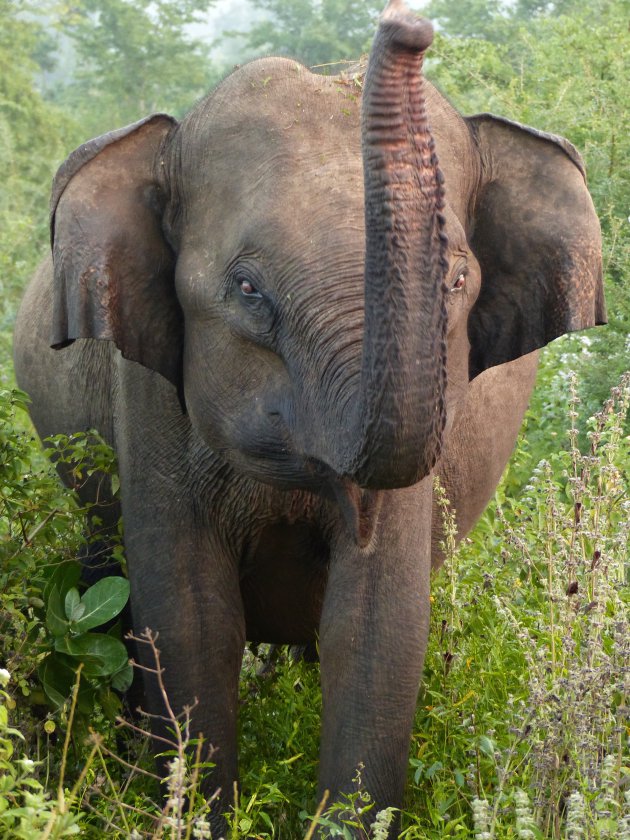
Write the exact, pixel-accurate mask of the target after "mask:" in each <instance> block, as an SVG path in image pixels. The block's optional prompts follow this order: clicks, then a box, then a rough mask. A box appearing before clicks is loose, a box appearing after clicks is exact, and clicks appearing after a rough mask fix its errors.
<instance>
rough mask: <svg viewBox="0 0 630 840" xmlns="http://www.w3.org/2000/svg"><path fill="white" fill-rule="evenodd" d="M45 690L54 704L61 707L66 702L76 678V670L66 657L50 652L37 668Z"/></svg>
mask: <svg viewBox="0 0 630 840" xmlns="http://www.w3.org/2000/svg"><path fill="white" fill-rule="evenodd" d="M37 673H38V676H39V679H40V682H41V684H42V686H43V687H44V691H45V693H46V696H47V697H48V699H49V700H50V701H51V702H52V704H53V706H56V707H57V708H60V707H61V706H63V704H64V703H65V702H66V700H67V699H68V697H69V696H70V693H71V691H72V686H73V685H74V681H75V679H76V675H75V672H74V670H73V669H72V668H71V667H69V666H68V664H67V663H66V662H65V660H64V659H62V658H61V657H59V656H55V654H54V653H51V654H49V655H48V656H47V657H46V659H44V661H43V662H42V664H41V665H40V666H39V668H38V670H37Z"/></svg>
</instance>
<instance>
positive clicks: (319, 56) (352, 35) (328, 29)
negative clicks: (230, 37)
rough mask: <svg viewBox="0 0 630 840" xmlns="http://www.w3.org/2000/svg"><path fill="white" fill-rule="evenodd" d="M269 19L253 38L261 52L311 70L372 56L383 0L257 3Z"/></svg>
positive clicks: (253, 44) (251, 34)
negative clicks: (299, 63) (364, 55)
mask: <svg viewBox="0 0 630 840" xmlns="http://www.w3.org/2000/svg"><path fill="white" fill-rule="evenodd" d="M252 5H253V6H254V8H256V9H259V10H261V11H262V12H264V13H265V19H264V20H263V21H261V22H260V23H256V24H254V25H253V26H252V28H251V29H250V30H249V32H248V33H247V35H248V41H249V45H250V47H252V48H253V49H254V50H256V51H257V52H261V53H267V54H272V55H288V56H291V57H292V58H297V59H298V60H299V61H301V62H303V63H304V64H306V65H307V66H313V65H317V64H326V63H328V62H336V61H344V60H354V59H356V58H358V57H359V56H360V55H361V54H362V53H365V52H367V50H368V49H369V45H370V42H371V39H372V37H373V35H374V29H375V24H376V20H377V17H378V15H379V13H380V12H381V11H382V8H383V3H382V2H381V0H252Z"/></svg>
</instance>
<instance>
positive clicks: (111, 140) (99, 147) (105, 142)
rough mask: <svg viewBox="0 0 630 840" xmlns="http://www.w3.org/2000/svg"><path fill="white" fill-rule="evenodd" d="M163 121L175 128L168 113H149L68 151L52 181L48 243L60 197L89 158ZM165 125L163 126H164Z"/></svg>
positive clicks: (53, 237) (51, 236)
mask: <svg viewBox="0 0 630 840" xmlns="http://www.w3.org/2000/svg"><path fill="white" fill-rule="evenodd" d="M159 122H164V123H166V126H168V128H169V129H173V128H176V127H177V125H178V122H177V120H176V119H175V117H171V116H170V114H164V113H156V114H150V115H149V116H148V117H144V118H143V119H141V120H138V121H137V122H134V123H130V124H129V125H125V126H123V127H122V128H117V129H115V130H114V131H108V132H106V133H105V134H101V135H99V136H98V137H92V138H91V139H90V140H86V142H85V143H82V144H81V145H80V146H77V148H76V149H74V151H72V152H70V154H69V155H68V157H67V158H66V159H65V160H64V162H63V163H62V164H61V166H60V167H59V169H58V170H57V172H56V174H55V177H54V179H53V183H52V189H51V194H50V205H49V212H50V243H51V245H53V244H54V239H55V213H56V212H57V207H58V206H59V202H60V201H61V197H62V195H63V193H64V192H65V190H66V187H67V186H68V185H69V183H70V182H71V181H72V179H73V178H74V176H75V175H76V174H77V173H78V172H79V171H80V170H81V169H82V168H83V167H84V166H85V165H86V164H87V163H89V162H90V161H91V160H93V159H94V158H95V157H97V156H98V155H99V154H100V153H101V152H102V151H103V150H104V149H106V148H107V147H108V146H112V145H114V144H115V143H118V142H119V141H120V140H123V139H124V138H125V137H127V136H128V135H129V134H133V133H134V132H135V131H138V130H139V129H142V128H144V127H145V126H149V125H153V124H154V123H159ZM166 126H165V127H166Z"/></svg>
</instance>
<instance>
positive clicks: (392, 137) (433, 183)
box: [342, 0, 447, 489]
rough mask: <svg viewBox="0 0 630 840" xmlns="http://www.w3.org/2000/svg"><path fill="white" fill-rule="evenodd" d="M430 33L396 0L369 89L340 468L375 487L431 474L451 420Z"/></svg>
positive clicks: (378, 44)
mask: <svg viewBox="0 0 630 840" xmlns="http://www.w3.org/2000/svg"><path fill="white" fill-rule="evenodd" d="M432 39H433V30H432V27H431V24H430V23H429V22H428V21H426V20H423V19H420V18H417V17H416V16H415V15H413V14H411V13H409V12H408V11H407V10H406V8H405V7H404V5H403V4H402V2H400V0H392V2H390V4H389V6H388V7H387V9H386V10H385V12H384V13H383V16H382V18H381V23H380V27H379V30H378V34H377V36H376V39H375V41H374V45H373V47H372V53H371V56H370V62H369V67H368V73H367V77H366V81H365V89H364V94H363V127H362V143H363V161H364V180H365V225H366V259H365V334H364V344H363V358H362V368H361V386H360V395H359V399H358V400H357V414H356V416H355V418H354V422H352V423H351V424H349V425H350V428H351V429H352V430H353V431H352V438H353V439H351V440H350V441H349V443H348V448H349V451H351V452H352V455H351V457H350V459H349V461H348V462H347V463H346V465H345V469H342V473H343V474H345V475H346V476H348V477H350V478H351V479H352V480H353V481H355V482H356V483H357V484H358V485H359V486H361V487H365V488H374V489H386V488H394V487H404V486H408V485H411V484H415V483H416V482H418V481H419V480H420V479H422V478H423V477H424V476H426V475H427V474H428V473H429V472H430V471H431V469H432V468H433V466H434V464H435V462H436V461H437V459H438V457H439V453H440V446H441V437H442V431H443V428H444V423H445V407H444V393H445V387H446V344H445V335H446V309H445V298H444V295H445V289H444V284H443V280H444V276H445V272H446V268H447V264H446V258H445V248H446V238H445V235H444V233H443V232H442V228H443V225H444V219H443V217H442V215H441V210H442V208H443V206H444V199H443V188H442V180H443V179H442V174H441V172H440V170H439V168H438V162H437V157H436V154H435V149H434V142H433V138H432V136H431V133H430V130H429V126H428V121H427V114H426V110H425V101H424V94H423V78H422V62H423V56H424V51H425V50H426V49H427V47H428V46H429V44H430V43H431V41H432Z"/></svg>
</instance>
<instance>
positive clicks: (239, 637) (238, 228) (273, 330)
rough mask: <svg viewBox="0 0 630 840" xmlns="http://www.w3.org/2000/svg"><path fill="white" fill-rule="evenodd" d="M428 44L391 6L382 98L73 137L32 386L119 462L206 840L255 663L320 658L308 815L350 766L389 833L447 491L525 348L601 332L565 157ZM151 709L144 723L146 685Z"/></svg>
mask: <svg viewBox="0 0 630 840" xmlns="http://www.w3.org/2000/svg"><path fill="white" fill-rule="evenodd" d="M431 37H432V34H431V28H430V25H429V24H428V23H427V22H426V21H421V20H419V19H417V18H415V17H414V16H413V15H409V14H408V13H407V12H406V11H405V9H404V7H402V4H401V3H398V2H393V3H390V5H389V6H388V9H387V10H386V12H385V13H384V16H383V20H382V22H381V26H380V29H379V33H378V35H377V38H376V40H375V45H374V48H373V52H372V55H371V57H370V62H369V70H368V76H367V78H366V79H365V80H363V79H362V78H354V77H353V78H349V77H343V76H342V77H324V76H319V75H316V74H312V73H311V72H310V71H308V70H307V69H306V68H304V67H302V66H301V65H299V64H296V63H295V62H293V61H289V60H286V59H280V58H265V59H261V60H258V61H254V62H252V63H250V64H247V65H245V66H243V67H241V68H239V69H238V70H236V71H235V72H234V73H233V74H232V75H231V76H229V77H228V78H227V79H226V80H225V81H224V82H223V83H222V84H221V85H219V87H218V88H217V89H216V90H215V91H213V92H212V93H211V94H210V95H209V96H208V97H207V98H206V99H205V100H203V101H202V102H200V103H199V104H198V105H197V106H195V108H194V109H193V110H192V111H191V112H190V114H189V115H188V116H187V117H186V118H185V119H184V120H183V121H182V122H181V123H179V124H178V123H177V122H176V121H175V120H173V119H172V118H170V117H167V116H165V115H154V116H152V117H150V118H147V119H146V120H144V121H142V122H141V123H137V124H136V125H134V126H131V127H127V128H126V129H121V130H119V131H117V132H112V133H111V134H109V135H105V136H104V137H101V138H96V139H95V140H93V141H90V142H89V143H87V144H85V145H84V146H82V147H81V148H80V149H78V150H76V151H75V152H73V153H72V155H70V157H69V158H68V160H67V161H66V163H65V164H64V165H63V166H62V167H61V169H60V171H59V173H58V175H57V178H56V180H55V184H54V187H53V197H52V219H51V229H52V242H53V248H52V256H51V257H49V258H47V259H46V260H45V261H44V263H43V264H42V265H41V266H40V268H39V270H38V272H37V274H36V276H35V277H34V279H33V281H32V283H31V285H30V286H29V288H28V289H27V291H26V294H25V297H24V301H23V303H22V307H21V310H20V313H19V316H18V320H17V325H16V332H15V366H16V375H17V379H18V382H19V384H20V387H22V388H24V389H25V390H26V391H28V392H29V393H30V395H31V397H32V412H31V413H32V417H33V421H34V423H35V426H36V428H37V430H38V433H39V434H40V435H41V436H42V437H45V436H47V435H51V434H55V433H59V432H63V433H67V434H69V433H72V432H76V431H82V430H86V429H91V428H96V429H98V430H99V432H100V433H101V434H102V435H103V436H104V438H105V439H106V440H107V441H108V442H110V443H111V444H112V446H113V447H114V448H115V450H116V453H117V456H118V462H119V472H120V486H121V509H122V514H123V517H124V525H125V548H126V552H127V558H128V568H129V576H130V581H131V591H132V612H133V622H134V627H135V629H136V631H138V632H140V631H142V629H143V628H145V627H150V628H152V629H153V630H154V631H158V632H159V634H160V649H161V651H162V659H163V666H164V668H165V681H166V685H167V689H168V693H169V696H170V700H171V704H172V705H173V706H174V707H175V708H178V707H181V706H183V705H184V704H190V703H191V702H193V700H194V699H195V698H197V699H198V701H199V702H198V705H197V707H196V708H195V710H194V716H193V731H195V732H197V731H201V732H203V733H204V734H205V736H206V738H207V739H208V741H209V742H210V743H211V744H212V745H213V746H214V747H215V748H216V752H215V753H214V755H213V761H215V762H216V764H217V766H216V769H215V771H214V772H213V775H212V778H211V779H210V781H209V782H208V792H212V791H213V790H214V789H215V788H216V787H217V786H220V787H221V790H222V792H223V793H222V797H221V798H220V801H219V806H218V807H217V809H216V810H215V812H213V818H212V819H213V821H214V822H213V831H218V832H220V831H223V830H225V824H224V821H223V819H222V818H221V815H220V811H221V808H222V807H223V808H224V809H226V808H227V807H228V806H229V801H230V794H231V791H232V783H233V781H234V780H235V779H236V778H237V775H238V771H237V745H236V711H237V704H238V679H239V669H240V665H241V658H242V653H243V647H244V644H245V641H246V640H250V641H253V642H274V643H289V644H308V643H312V642H314V641H315V640H317V641H318V646H319V657H320V663H321V681H322V689H323V718H322V735H321V760H320V769H319V788H320V792H322V791H323V790H325V789H328V790H330V791H331V795H332V796H333V797H335V796H337V795H339V794H340V793H341V792H343V791H349V790H352V789H353V783H352V779H353V777H354V776H355V772H356V768H357V766H358V765H359V764H360V763H361V764H363V765H364V770H363V772H362V780H363V783H364V784H365V787H366V788H367V789H368V790H369V792H370V794H371V795H372V796H373V798H374V799H375V801H376V804H377V809H379V808H383V807H386V806H390V805H395V806H399V805H400V804H401V802H402V796H403V789H404V784H405V776H406V768H407V754H408V748H409V739H410V733H411V726H412V721H413V715H414V708H415V702H416V696H417V691H418V685H419V682H420V678H421V672H422V663H423V657H424V651H425V647H426V638H427V632H428V625H429V573H430V569H431V564H432V563H433V564H434V565H436V564H439V562H440V561H441V558H440V553H439V549H438V545H439V540H440V538H441V526H440V517H439V514H438V513H437V512H436V511H435V510H434V508H433V499H432V496H433V490H432V486H433V485H432V482H433V475H434V474H436V473H437V474H438V475H439V476H440V480H441V481H442V484H443V485H444V486H445V488H446V491H447V494H448V496H449V498H450V501H451V503H452V505H453V506H454V508H455V510H456V516H457V525H458V533H459V536H460V537H461V536H463V535H464V534H466V533H467V532H468V530H469V529H470V528H471V527H472V525H473V524H474V522H475V521H476V519H477V518H478V517H479V516H480V514H481V513H482V511H483V509H484V507H485V505H486V504H487V502H488V500H489V499H490V498H491V496H492V494H493V492H494V488H495V486H496V483H497V482H498V480H499V478H500V476H501V473H502V471H503V469H504V467H505V464H506V463H507V460H508V458H509V456H510V453H511V451H512V449H513V447H514V444H515V441H516V437H517V434H518V430H519V428H520V425H521V421H522V417H523V414H524V412H525V409H526V407H527V402H528V399H529V395H530V392H531V389H532V387H533V383H534V378H535V373H536V365H537V351H538V348H539V347H541V346H543V345H544V344H545V343H547V342H548V341H550V340H552V339H553V338H555V337H556V336H558V335H560V334H562V333H564V332H567V331H569V330H575V329H581V328H584V327H587V326H593V325H595V324H596V323H602V322H603V321H604V320H605V312H604V304H603V297H602V287H601V253H600V250H601V249H600V238H599V226H598V222H597V218H596V216H595V213H594V210H593V206H592V202H591V200H590V197H589V195H588V191H587V189H586V185H585V181H584V174H583V167H582V164H581V161H580V158H579V155H578V154H577V152H576V151H575V149H573V147H572V146H571V145H570V144H569V143H567V141H564V140H562V139H561V138H557V137H554V136H552V135H546V134H542V133H540V132H536V131H534V130H532V129H528V128H525V127H523V126H519V125H516V124H514V123H511V122H509V121H506V120H502V119H500V118H494V117H491V116H489V115H480V116H477V117H471V118H463V117H462V116H460V115H459V114H458V113H457V112H456V111H455V110H454V109H453V108H452V107H451V106H450V105H449V103H448V102H447V101H446V100H445V99H444V98H443V97H442V96H441V95H440V94H439V93H438V92H437V91H436V90H435V89H434V88H433V87H432V86H431V85H430V84H429V83H428V82H426V81H425V80H424V79H423V77H422V59H423V56H424V52H425V50H426V49H427V47H428V46H429V44H430V41H431ZM362 100H363V105H362ZM53 347H54V348H55V349H53ZM84 492H85V493H86V494H89V488H87V489H86V490H85V491H84ZM107 510H108V514H107V515H108V516H109V517H110V519H109V521H110V523H111V525H112V527H114V523H115V514H116V512H117V508H114V509H113V511H112V509H110V508H108V509H107ZM145 693H146V704H147V706H148V709H149V711H151V712H153V713H154V714H159V713H160V712H161V711H162V708H161V699H160V695H159V693H158V692H157V690H156V687H155V685H153V684H152V682H151V677H150V675H147V679H146V681H145ZM158 729H159V726H158ZM394 831H395V828H393V829H392V832H394ZM217 836H219V835H217ZM392 836H393V835H392Z"/></svg>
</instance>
